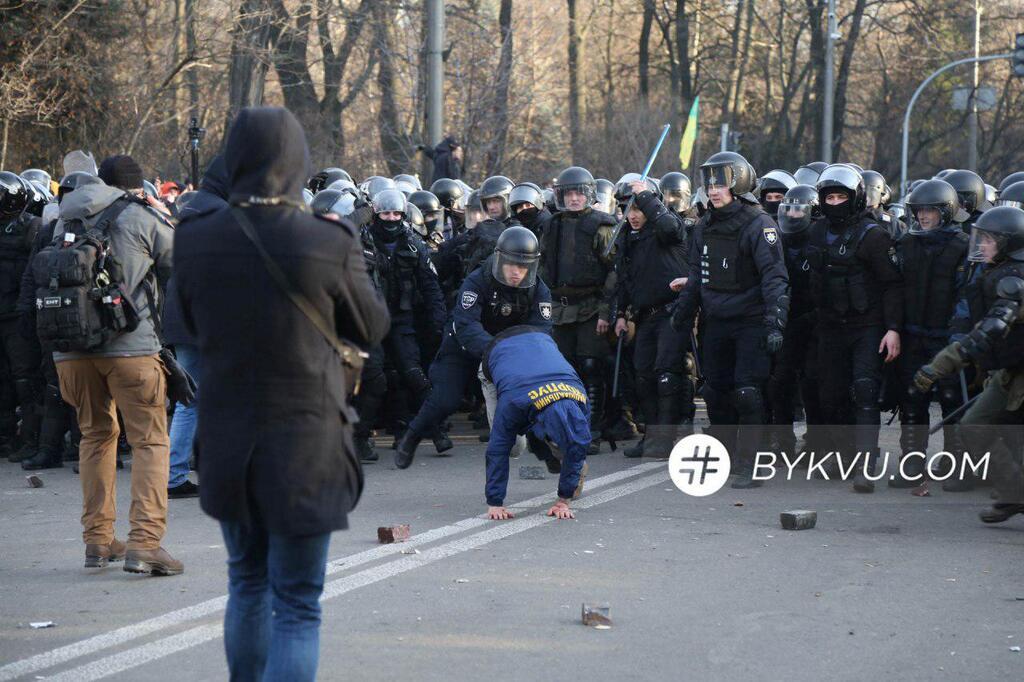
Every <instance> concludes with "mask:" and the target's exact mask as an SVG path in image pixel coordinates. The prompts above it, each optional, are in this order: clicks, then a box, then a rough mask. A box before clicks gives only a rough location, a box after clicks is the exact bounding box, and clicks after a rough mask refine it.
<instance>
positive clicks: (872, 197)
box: [860, 170, 886, 208]
mask: <svg viewBox="0 0 1024 682" xmlns="http://www.w3.org/2000/svg"><path fill="white" fill-rule="evenodd" d="M860 176H861V177H862V178H864V201H865V205H866V206H867V207H868V208H878V207H879V206H881V205H882V203H883V201H884V198H885V189H886V184H885V178H884V177H883V176H882V174H881V173H879V172H878V171H873V170H866V171H863V172H861V174H860Z"/></svg>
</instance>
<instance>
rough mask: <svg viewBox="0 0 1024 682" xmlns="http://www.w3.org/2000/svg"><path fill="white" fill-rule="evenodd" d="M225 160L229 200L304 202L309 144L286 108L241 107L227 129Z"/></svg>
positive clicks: (308, 167) (292, 115) (308, 174)
mask: <svg viewBox="0 0 1024 682" xmlns="http://www.w3.org/2000/svg"><path fill="white" fill-rule="evenodd" d="M224 163H225V167H226V168H227V175H228V178H229V183H230V185H229V186H230V188H231V194H230V199H231V200H232V201H245V200H247V199H248V198H249V197H263V198H272V197H280V198H286V199H290V200H292V201H293V202H295V203H296V204H301V203H304V202H303V200H302V188H303V187H304V186H305V184H306V178H308V177H309V176H310V164H309V148H308V147H307V146H306V133H305V132H304V131H303V130H302V125H301V124H300V123H299V121H298V119H296V118H295V115H294V114H292V112H290V111H288V110H287V109H285V108H283V107H247V108H245V109H242V111H240V112H239V114H238V118H236V119H235V122H234V123H233V124H231V130H230V132H229V133H228V141H227V144H226V145H225V147H224Z"/></svg>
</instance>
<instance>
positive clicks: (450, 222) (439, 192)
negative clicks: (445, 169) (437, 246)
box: [430, 178, 466, 239]
mask: <svg viewBox="0 0 1024 682" xmlns="http://www.w3.org/2000/svg"><path fill="white" fill-rule="evenodd" d="M430 192H431V193H432V194H433V195H434V196H436V197H437V200H438V201H440V202H441V206H442V207H443V208H444V230H443V232H444V237H445V239H451V238H452V236H454V235H457V234H458V233H460V232H462V230H463V224H464V221H465V215H466V192H464V191H463V189H462V185H461V184H460V183H459V181H458V180H452V179H451V178H440V179H439V180H435V181H434V182H433V184H432V185H430Z"/></svg>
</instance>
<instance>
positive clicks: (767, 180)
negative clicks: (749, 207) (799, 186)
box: [757, 168, 796, 217]
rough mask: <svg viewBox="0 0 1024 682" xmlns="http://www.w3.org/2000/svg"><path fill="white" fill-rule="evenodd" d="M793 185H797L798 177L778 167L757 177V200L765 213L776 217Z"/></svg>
mask: <svg viewBox="0 0 1024 682" xmlns="http://www.w3.org/2000/svg"><path fill="white" fill-rule="evenodd" d="M793 187H796V178H794V177H793V176H792V175H790V174H789V173H787V172H786V171H784V170H781V169H778V168H776V169H775V170H771V171H768V172H767V173H765V174H764V175H762V176H761V177H759V178H758V179H757V201H758V203H760V204H761V208H763V209H764V212H765V213H767V214H768V215H770V216H772V217H775V216H777V215H778V214H779V204H781V203H782V200H783V199H784V198H785V197H786V192H788V191H789V190H790V189H792V188H793Z"/></svg>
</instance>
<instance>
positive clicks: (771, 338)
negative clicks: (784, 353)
mask: <svg viewBox="0 0 1024 682" xmlns="http://www.w3.org/2000/svg"><path fill="white" fill-rule="evenodd" d="M783 339H784V337H783V335H782V332H780V331H779V330H778V329H769V330H768V335H767V336H766V337H765V340H764V346H765V348H767V349H768V352H769V353H771V354H772V355H775V354H776V353H778V352H779V351H780V350H782V341H783Z"/></svg>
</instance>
